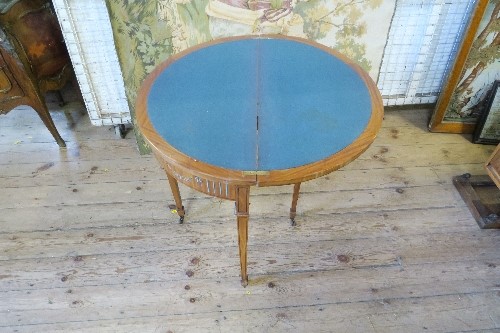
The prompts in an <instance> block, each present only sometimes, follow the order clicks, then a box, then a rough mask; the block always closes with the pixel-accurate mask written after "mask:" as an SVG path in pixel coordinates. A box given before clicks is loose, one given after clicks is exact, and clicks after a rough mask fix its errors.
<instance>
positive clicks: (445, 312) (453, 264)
mask: <svg viewBox="0 0 500 333" xmlns="http://www.w3.org/2000/svg"><path fill="white" fill-rule="evenodd" d="M52 110H53V117H54V120H55V122H56V126H57V127H58V129H59V130H60V132H61V135H62V136H63V138H65V139H66V140H67V143H68V148H67V149H59V147H58V146H57V144H55V142H53V139H52V137H51V136H50V134H49V133H48V131H47V130H46V129H45V127H44V126H43V124H42V123H41V121H40V119H39V118H38V116H37V115H36V113H35V112H34V111H32V110H31V109H30V108H27V107H21V108H18V109H16V110H14V111H13V112H11V113H9V114H8V115H6V116H1V117H0V170H1V172H0V184H1V185H2V186H1V188H2V190H1V194H0V332H71V331H74V332H176V333H177V332H499V331H500V232H499V231H498V230H481V229H479V227H478V225H477V223H476V221H475V220H474V218H473V216H472V215H471V213H470V212H469V210H468V208H467V206H466V205H465V203H464V202H463V201H462V199H461V197H460V195H459V194H458V192H457V191H456V190H455V188H454V186H453V184H452V177H453V176H456V175H460V174H463V173H471V174H474V175H484V174H486V172H485V171H484V168H483V164H484V162H485V161H486V159H487V157H488V156H489V155H490V154H491V152H492V151H493V147H492V146H485V145H475V144H472V143H470V136H469V135H457V134H442V133H440V134H438V133H429V132H428V131H427V121H428V119H429V112H428V111H427V110H403V111H389V112H386V115H385V119H384V123H383V128H382V130H381V131H380V134H379V136H378V138H377V139H376V141H375V142H374V144H373V145H372V146H371V147H370V148H369V149H368V150H367V151H366V152H365V153H364V154H363V155H362V156H361V157H360V158H359V159H358V160H356V161H354V162H353V163H351V164H349V165H347V166H346V167H344V168H343V169H341V170H339V171H337V172H334V173H332V174H330V175H327V176H325V177H322V178H319V179H316V180H313V181H310V182H307V183H304V184H303V186H302V188H301V194H300V199H299V206H298V216H297V218H296V220H297V226H296V227H291V226H290V224H289V221H288V218H287V215H288V209H289V205H290V201H291V192H292V187H290V186H282V187H267V188H252V190H251V206H250V214H251V217H250V228H249V249H248V261H249V265H248V267H249V275H250V283H249V285H248V286H247V287H246V288H243V287H241V285H240V282H239V276H238V274H239V261H238V255H237V252H238V247H237V235H236V226H235V224H236V223H235V217H234V204H233V203H231V202H228V201H222V200H219V199H214V198H210V197H207V196H205V195H203V194H200V193H197V192H195V191H193V190H190V189H188V188H186V187H184V186H181V194H182V196H183V197H184V199H185V203H184V204H185V206H186V209H187V216H186V220H185V224H183V225H179V224H178V223H177V220H178V217H177V216H176V215H175V214H173V213H172V212H170V210H169V208H168V205H169V204H171V203H172V201H173V199H172V195H171V193H170V191H169V189H168V188H167V181H166V177H165V175H164V173H163V171H162V170H161V168H160V167H159V165H158V164H157V162H156V160H155V159H154V158H153V157H152V156H150V155H140V154H139V152H138V149H137V145H136V142H135V138H134V137H133V133H129V134H128V136H127V138H125V139H119V138H117V137H116V135H115V133H114V130H113V129H112V128H109V127H96V126H92V125H91V124H90V121H89V120H88V117H87V116H86V115H85V114H82V110H83V109H82V107H81V105H80V104H78V102H72V103H69V104H67V105H66V106H64V107H62V108H60V107H59V106H57V105H52Z"/></svg>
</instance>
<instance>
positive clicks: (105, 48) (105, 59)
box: [52, 0, 131, 134]
mask: <svg viewBox="0 0 500 333" xmlns="http://www.w3.org/2000/svg"><path fill="white" fill-rule="evenodd" d="M52 3H53V5H54V9H55V11H56V15H57V18H58V20H59V24H60V25H61V30H62V33H63V36H64V40H65V42H66V46H67V48H68V51H69V55H70V57H71V62H72V63H73V68H74V70H75V74H76V78H77V80H78V85H79V86H80V90H81V92H82V95H83V99H84V101H85V106H86V108H87V112H88V113H89V116H90V120H91V122H92V124H93V125H96V126H103V125H112V126H115V129H118V130H117V134H118V133H120V134H123V133H122V132H121V131H122V130H124V129H125V128H124V126H125V124H130V123H131V117H130V110H129V107H128V103H127V98H126V95H125V88H124V83H123V77H122V75H121V69H120V65H119V62H118V56H117V54H116V49H115V43H114V39H113V31H112V28H111V23H110V20H109V16H108V10H107V8H106V4H105V2H104V0H53V1H52Z"/></svg>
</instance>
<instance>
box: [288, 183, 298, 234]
mask: <svg viewBox="0 0 500 333" xmlns="http://www.w3.org/2000/svg"><path fill="white" fill-rule="evenodd" d="M299 191H300V183H297V184H295V185H294V186H293V197H292V207H291V208H290V221H291V224H292V226H294V225H295V216H296V215H297V202H298V201H299Z"/></svg>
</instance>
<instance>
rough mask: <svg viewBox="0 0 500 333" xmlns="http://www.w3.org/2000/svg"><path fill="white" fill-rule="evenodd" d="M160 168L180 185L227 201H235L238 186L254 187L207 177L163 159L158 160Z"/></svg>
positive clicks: (250, 183)
mask: <svg viewBox="0 0 500 333" xmlns="http://www.w3.org/2000/svg"><path fill="white" fill-rule="evenodd" d="M159 160H160V161H161V162H160V163H161V165H162V168H163V169H164V170H165V172H167V173H168V174H170V175H171V176H173V177H174V178H175V179H176V180H177V181H179V182H181V183H182V184H184V185H186V186H188V187H190V188H192V189H194V190H196V191H199V192H202V193H205V194H208V195H211V196H214V197H217V198H221V199H227V200H237V198H238V196H237V187H238V186H251V185H255V181H254V182H251V181H249V182H247V183H242V182H241V181H231V180H228V179H221V178H218V177H213V176H207V175H204V174H200V173H197V172H195V171H193V170H191V169H189V168H186V167H183V166H181V165H178V164H174V163H169V162H167V161H165V159H159Z"/></svg>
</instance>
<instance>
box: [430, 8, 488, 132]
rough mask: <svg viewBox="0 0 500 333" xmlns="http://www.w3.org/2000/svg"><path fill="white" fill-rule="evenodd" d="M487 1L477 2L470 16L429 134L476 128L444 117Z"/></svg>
mask: <svg viewBox="0 0 500 333" xmlns="http://www.w3.org/2000/svg"><path fill="white" fill-rule="evenodd" d="M489 2H490V1H489V0H478V1H477V4H476V6H475V8H474V11H473V13H472V15H471V18H470V21H469V25H468V27H467V30H466V32H465V35H464V38H463V41H462V44H461V46H460V49H459V50H458V53H457V56H456V60H455V63H454V65H453V67H452V69H451V71H450V74H449V76H448V80H447V82H446V83H445V84H444V86H443V90H442V92H441V95H440V96H439V99H438V101H437V104H436V108H435V110H434V114H433V115H432V118H431V120H430V123H429V130H430V131H431V132H447V133H472V132H474V128H475V126H476V123H475V121H474V122H467V121H463V122H462V121H446V120H445V116H446V113H447V111H448V110H449V108H450V106H451V104H452V102H453V97H454V94H455V93H456V90H457V88H458V85H459V83H460V82H461V81H462V79H463V77H464V74H465V70H466V62H467V59H468V57H469V53H470V51H471V48H472V46H473V44H474V41H475V40H476V34H477V32H478V29H479V26H480V24H481V22H482V20H483V17H484V14H485V12H486V9H487V7H488V4H489Z"/></svg>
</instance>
